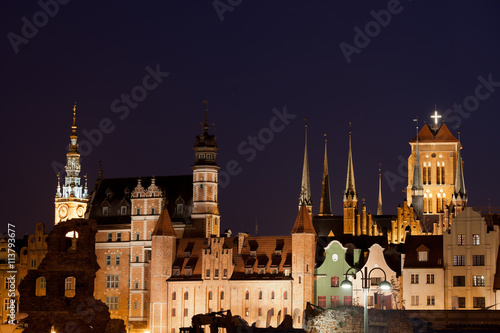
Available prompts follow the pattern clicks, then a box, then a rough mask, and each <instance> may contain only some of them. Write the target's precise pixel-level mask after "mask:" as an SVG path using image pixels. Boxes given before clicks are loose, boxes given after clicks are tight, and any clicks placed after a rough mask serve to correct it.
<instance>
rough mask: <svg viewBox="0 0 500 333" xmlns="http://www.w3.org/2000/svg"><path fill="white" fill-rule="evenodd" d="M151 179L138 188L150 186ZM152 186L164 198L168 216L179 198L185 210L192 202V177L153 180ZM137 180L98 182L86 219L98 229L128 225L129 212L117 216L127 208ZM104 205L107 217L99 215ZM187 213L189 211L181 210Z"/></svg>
mask: <svg viewBox="0 0 500 333" xmlns="http://www.w3.org/2000/svg"><path fill="white" fill-rule="evenodd" d="M151 178H152V177H141V179H142V184H143V186H144V184H145V183H150V182H151ZM155 178H156V185H157V186H158V187H159V188H160V189H161V190H162V192H163V193H162V195H163V196H165V197H166V207H167V209H168V211H169V214H170V215H173V213H174V211H175V208H176V207H175V201H176V200H177V199H178V198H179V196H181V197H182V198H183V200H184V202H185V203H186V208H188V207H189V206H190V205H191V204H192V201H193V176H192V175H181V176H161V177H155ZM137 179H138V177H130V178H104V179H102V178H101V179H98V180H97V182H96V185H95V188H94V190H93V191H92V194H91V201H90V202H89V205H88V208H87V209H88V213H89V216H88V218H89V219H94V220H96V221H97V224H98V225H114V224H130V221H131V220H130V213H131V212H130V208H129V209H128V210H127V214H125V215H122V214H121V206H123V205H128V207H130V205H131V202H130V194H131V193H132V191H133V190H134V188H135V187H136V186H137ZM103 203H105V204H106V205H108V207H109V209H108V215H104V214H103V212H102V204H103ZM184 211H185V212H186V213H187V212H188V211H189V209H184Z"/></svg>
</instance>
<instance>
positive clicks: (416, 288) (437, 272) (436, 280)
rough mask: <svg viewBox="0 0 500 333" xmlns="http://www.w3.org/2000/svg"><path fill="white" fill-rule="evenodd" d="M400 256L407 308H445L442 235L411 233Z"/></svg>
mask: <svg viewBox="0 0 500 333" xmlns="http://www.w3.org/2000/svg"><path fill="white" fill-rule="evenodd" d="M403 252H404V254H402V258H401V262H402V264H401V266H402V280H403V300H404V306H405V308H406V309H408V310H444V308H445V305H444V303H445V302H444V301H445V297H444V294H445V291H444V289H445V288H444V286H445V280H444V263H443V236H441V235H431V236H408V237H406V242H405V245H404V250H403Z"/></svg>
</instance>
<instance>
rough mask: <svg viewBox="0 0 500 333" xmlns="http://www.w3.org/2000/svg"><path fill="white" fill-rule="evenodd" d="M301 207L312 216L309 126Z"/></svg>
mask: <svg viewBox="0 0 500 333" xmlns="http://www.w3.org/2000/svg"><path fill="white" fill-rule="evenodd" d="M301 206H306V208H307V211H308V212H309V215H312V197H311V181H310V179H309V157H308V155H307V124H306V125H305V148H304V165H303V166H302V184H301V188H300V198H299V209H300V207H301Z"/></svg>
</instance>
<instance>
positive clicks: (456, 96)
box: [0, 0, 500, 236]
mask: <svg viewBox="0 0 500 333" xmlns="http://www.w3.org/2000/svg"><path fill="white" fill-rule="evenodd" d="M42 1H43V0H42ZM61 2H64V1H61ZM48 3H52V5H51V6H49V7H47V8H48V10H49V11H52V12H55V7H54V5H53V3H55V2H53V1H48ZM228 3H232V4H233V6H231V5H229V6H230V9H232V10H226V11H225V12H224V13H222V14H220V15H222V18H223V20H222V21H221V19H220V15H219V14H218V13H217V10H216V9H215V7H214V3H213V2H211V1H189V2H188V1H169V2H167V1H147V2H146V1H140V2H139V1H134V2H132V1H105V2H101V1H76V0H73V1H69V2H68V3H66V4H59V5H58V7H59V8H58V12H57V13H56V14H54V15H53V17H49V16H44V14H40V11H41V10H42V8H41V6H40V4H38V3H37V2H36V1H9V2H4V3H2V5H1V6H2V8H1V11H0V13H1V14H0V22H1V31H2V33H3V36H4V37H3V42H1V43H0V54H1V57H2V60H3V61H2V62H1V67H2V71H1V73H2V75H1V76H0V78H1V80H2V89H1V92H0V94H1V95H0V97H1V98H0V109H1V111H2V112H1V114H2V131H1V139H2V142H3V144H2V147H3V159H2V161H3V163H2V166H1V175H2V176H3V177H2V183H3V184H2V185H3V186H2V187H3V190H2V194H3V195H2V208H3V209H2V211H3V213H4V215H3V217H4V218H3V220H4V222H5V224H6V223H7V222H9V223H15V224H16V225H17V226H18V236H21V235H22V234H24V233H27V232H28V233H32V232H33V231H34V225H35V223H36V222H44V223H45V224H46V225H47V226H51V225H52V224H53V214H54V204H53V199H54V195H55V190H56V176H55V172H54V170H53V167H52V165H53V164H54V162H55V164H57V163H62V164H64V163H65V147H66V146H67V144H68V142H69V134H70V125H71V117H72V116H71V113H72V107H73V103H74V101H75V100H76V101H77V102H78V109H77V111H78V118H77V123H78V124H77V125H78V133H79V135H80V140H85V139H86V138H85V136H84V135H83V134H82V131H83V130H86V131H88V132H90V133H92V131H93V130H94V129H96V128H98V127H99V124H100V122H101V121H103V119H109V121H108V123H109V124H108V126H110V127H111V128H113V130H112V132H111V133H107V134H103V137H102V140H100V142H97V144H92V145H91V146H90V148H89V149H88V153H87V154H86V155H87V156H85V157H83V158H82V164H83V173H88V176H89V183H90V187H93V184H94V182H95V179H96V177H97V174H98V169H99V167H98V161H99V160H102V163H103V169H104V175H105V177H136V176H148V175H153V174H154V175H176V174H190V173H191V169H190V166H191V165H192V163H193V160H194V155H193V151H192V147H193V144H194V139H195V135H196V134H198V133H199V131H200V127H199V122H201V121H203V119H204V108H203V104H202V103H201V101H202V100H203V99H204V97H205V95H206V93H209V94H210V112H209V118H210V121H211V122H215V123H216V133H217V139H218V144H219V147H220V150H219V165H220V166H221V170H227V163H228V162H229V161H231V160H234V161H236V162H238V164H239V166H240V168H241V171H240V173H239V174H238V175H236V176H232V177H231V178H230V182H229V183H228V184H227V186H226V187H225V188H224V189H222V190H221V191H220V196H219V198H220V211H221V215H222V221H221V223H222V229H226V228H230V229H232V230H233V232H236V231H251V232H253V231H254V224H255V220H256V219H257V220H258V223H259V234H261V235H262V234H288V233H289V232H290V231H291V229H292V226H293V222H294V219H295V217H296V212H297V204H298V197H299V192H300V180H301V179H300V177H301V169H302V157H303V148H304V135H303V134H304V131H303V128H304V122H303V118H304V117H307V119H308V126H309V127H308V128H309V150H310V151H309V156H310V168H311V183H312V191H313V201H314V204H315V205H314V206H315V208H314V211H315V212H317V210H318V209H319V196H320V186H321V172H322V163H323V133H326V134H327V135H328V138H329V141H328V142H329V165H330V174H331V178H332V184H331V193H332V204H333V210H334V214H341V207H342V201H341V200H342V199H341V195H342V192H343V190H344V187H345V173H346V167H347V132H348V123H349V122H352V132H353V156H354V168H355V175H356V186H357V190H358V193H359V196H360V198H366V202H367V206H368V208H369V209H370V210H371V211H372V212H375V211H376V202H377V191H378V189H377V183H378V179H377V177H378V176H377V175H378V170H377V169H378V165H379V163H382V169H383V172H384V173H385V176H386V177H387V176H388V175H399V171H398V169H403V170H405V169H404V168H402V166H400V163H401V162H400V160H402V159H404V160H406V158H407V157H408V155H409V152H410V147H409V145H408V141H409V140H410V139H411V138H413V136H414V134H415V128H414V123H413V121H412V119H413V118H415V116H418V117H419V118H420V120H421V122H423V121H425V120H427V121H430V118H429V116H430V115H431V113H432V112H433V111H434V104H437V109H438V111H439V112H440V113H442V114H443V113H445V111H446V110H447V109H451V110H450V111H449V112H448V114H447V117H446V119H447V120H448V125H449V127H450V128H451V129H452V132H453V133H454V134H455V133H456V129H455V128H456V125H457V124H459V123H460V129H461V132H462V143H463V146H464V150H463V154H462V155H463V158H464V161H465V181H466V186H467V189H468V191H469V204H470V205H487V204H488V199H490V198H491V204H492V205H493V206H500V203H499V201H500V196H499V194H498V193H499V191H498V185H499V182H498V176H497V170H498V166H499V162H500V161H499V160H500V157H499V154H498V143H499V138H498V129H497V128H498V124H499V121H500V114H499V110H500V83H496V82H500V68H499V61H498V60H499V59H500V47H499V38H498V36H499V35H500V34H499V33H500V21H499V20H498V16H499V9H500V4H499V3H498V2H497V1H474V2H473V1H439V2H437V1H422V0H413V1H401V2H400V3H399V4H398V3H397V2H395V1H335V2H333V1H313V2H303V1H300V2H299V1H273V2H269V1H259V2H257V1H236V0H233V1H232V2H227V1H225V0H221V1H218V2H215V4H216V5H217V6H219V7H220V8H222V7H223V6H224V4H226V6H228V5H227V4H228ZM238 3H239V4H238ZM234 5H236V6H234ZM388 8H389V9H390V11H387V10H388ZM226 9H227V7H226ZM382 10H384V12H380V11H382ZM371 11H373V13H379V14H373V13H371ZM391 12H392V13H391ZM387 13H391V14H390V22H389V18H388V15H387ZM377 15H378V16H380V17H379V20H382V21H384V22H382V23H383V25H385V27H382V26H381V25H380V24H379V23H376V24H375V23H372V22H371V21H375V18H374V16H377ZM23 17H25V19H23ZM45 19H46V20H45ZM34 20H35V21H36V22H37V24H38V26H39V27H38V28H37V27H35V28H36V29H37V30H38V31H37V32H36V31H33V30H30V29H29V25H31V24H32V23H33V21H34ZM26 22H28V23H26ZM24 25H26V27H24V29H23V26H24ZM356 27H357V28H356ZM358 28H359V29H358ZM366 28H368V35H371V36H372V37H369V36H367V37H365V39H363V36H361V37H360V36H358V38H357V39H356V40H355V36H356V34H357V32H356V31H359V30H361V31H366V30H365V29H366ZM23 30H24V31H23ZM35 32H36V33H35ZM23 33H24V36H23ZM365 33H366V32H365ZM23 38H24V39H23ZM367 38H369V41H368V40H367ZM342 43H345V44H342ZM341 44H342V45H344V47H346V48H350V50H353V48H354V47H356V45H358V47H357V49H356V51H355V52H353V53H352V54H350V57H349V58H350V62H349V63H348V61H347V60H346V56H345V55H344V54H343V52H342V50H341V47H340V45H341ZM347 44H349V45H350V46H346V45H347ZM16 48H17V51H18V52H17V53H16V50H15V49H16ZM147 66H149V67H151V68H152V69H155V68H156V67H157V66H159V67H158V68H159V70H160V71H161V72H168V73H169V75H168V76H166V77H163V78H160V80H162V82H161V83H159V84H158V85H157V86H156V87H155V88H151V89H152V90H150V91H147V96H141V95H140V93H141V92H143V91H144V90H143V89H142V88H137V86H142V85H143V78H144V77H145V76H146V75H147V74H148V71H147V70H146V67H147ZM164 75H166V74H164ZM479 77H482V78H483V79H484V80H485V81H490V83H489V84H487V85H488V87H485V86H484V85H485V84H484V83H482V81H481V79H478V78H479ZM147 83H148V84H149V86H150V87H151V86H153V85H155V84H154V81H148V82H147ZM480 84H482V85H483V87H482V88H479V90H477V87H478V85H480ZM488 89H489V90H488ZM131 92H134V93H135V94H136V96H139V97H140V99H143V100H142V101H140V102H139V103H137V105H134V107H135V108H129V113H128V114H126V113H125V111H124V109H123V106H124V105H125V104H124V102H121V101H120V99H121V96H122V94H125V95H127V94H129V95H130V94H131ZM478 94H479V95H478ZM476 96H478V97H476ZM117 99H118V101H117V102H115V104H114V107H112V105H113V102H114V101H115V100H117ZM455 103H456V104H457V105H458V104H464V103H466V104H467V103H468V104H467V105H466V106H464V107H463V111H461V112H460V113H459V112H455V111H453V105H454V104H455ZM285 106H286V109H287V112H288V113H289V114H291V115H296V117H295V118H294V119H290V122H289V124H288V125H286V126H285V127H284V128H283V130H281V131H279V132H277V133H273V137H272V139H271V138H269V137H266V134H267V135H269V133H270V132H269V131H267V130H265V128H269V126H270V125H269V123H270V121H271V120H272V118H273V117H274V115H275V114H274V113H273V109H274V108H276V109H277V110H279V112H283V108H284V107H285ZM119 107H122V109H120V110H121V111H119V109H118V108H119ZM468 110H469V111H468ZM114 111H118V112H114ZM120 117H121V118H123V119H120ZM104 122H106V120H104ZM259 133H261V136H263V138H264V139H265V140H268V141H269V142H268V143H267V144H265V148H264V149H263V150H262V151H258V152H257V154H256V155H255V158H254V159H253V160H252V161H250V162H248V161H247V159H248V158H249V156H250V154H249V153H247V154H240V153H239V152H238V146H240V145H242V144H243V143H244V142H248V141H249V140H248V137H249V136H258V134H259ZM266 142H267V141H266ZM244 147H248V145H247V146H244ZM403 176H406V175H403ZM386 177H384V182H383V195H384V212H385V213H387V214H389V213H394V212H395V211H396V206H397V205H398V203H400V202H402V199H403V193H402V190H403V188H404V187H405V186H406V179H404V180H403V181H402V180H399V181H396V182H395V183H394V184H392V185H390V184H389V183H388V182H387V178H386ZM3 229H6V225H4V228H3Z"/></svg>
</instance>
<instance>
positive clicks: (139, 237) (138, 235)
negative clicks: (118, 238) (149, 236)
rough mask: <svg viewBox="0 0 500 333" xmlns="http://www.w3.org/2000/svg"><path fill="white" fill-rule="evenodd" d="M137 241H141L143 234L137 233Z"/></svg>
mask: <svg viewBox="0 0 500 333" xmlns="http://www.w3.org/2000/svg"><path fill="white" fill-rule="evenodd" d="M135 240H137V241H138V240H141V234H140V233H139V232H137V233H136V234H135Z"/></svg>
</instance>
